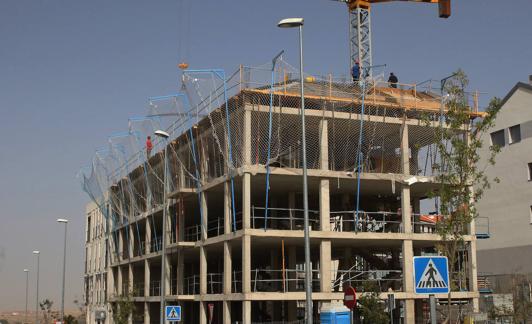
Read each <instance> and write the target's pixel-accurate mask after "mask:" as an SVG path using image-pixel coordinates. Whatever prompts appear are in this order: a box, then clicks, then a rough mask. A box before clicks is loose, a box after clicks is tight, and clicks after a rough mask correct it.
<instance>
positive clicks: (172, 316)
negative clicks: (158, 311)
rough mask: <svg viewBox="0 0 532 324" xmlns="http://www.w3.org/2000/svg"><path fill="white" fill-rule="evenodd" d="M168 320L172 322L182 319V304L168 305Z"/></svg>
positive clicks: (166, 312) (166, 310)
mask: <svg viewBox="0 0 532 324" xmlns="http://www.w3.org/2000/svg"><path fill="white" fill-rule="evenodd" d="M165 314H166V320H167V321H170V322H180V321H181V306H166V308H165Z"/></svg>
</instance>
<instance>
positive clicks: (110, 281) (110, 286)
mask: <svg viewBox="0 0 532 324" xmlns="http://www.w3.org/2000/svg"><path fill="white" fill-rule="evenodd" d="M114 287H115V276H114V273H113V268H112V267H109V268H108V270H107V300H109V299H110V298H111V296H113V295H115V294H116V291H114Z"/></svg>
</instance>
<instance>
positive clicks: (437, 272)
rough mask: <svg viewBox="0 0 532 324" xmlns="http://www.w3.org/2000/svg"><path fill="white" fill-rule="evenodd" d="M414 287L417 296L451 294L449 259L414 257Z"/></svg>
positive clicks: (441, 257)
mask: <svg viewBox="0 0 532 324" xmlns="http://www.w3.org/2000/svg"><path fill="white" fill-rule="evenodd" d="M414 285H415V286H414V292H415V293H416V294H447V293H449V266H448V261H447V257H443V256H426V257H414Z"/></svg>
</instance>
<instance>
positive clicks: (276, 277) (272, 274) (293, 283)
mask: <svg viewBox="0 0 532 324" xmlns="http://www.w3.org/2000/svg"><path fill="white" fill-rule="evenodd" d="M251 289H252V290H253V291H255V292H256V291H264V292H268V291H277V292H286V291H304V290H305V270H299V269H285V270H270V269H254V270H251ZM319 290H320V279H319V270H312V291H319Z"/></svg>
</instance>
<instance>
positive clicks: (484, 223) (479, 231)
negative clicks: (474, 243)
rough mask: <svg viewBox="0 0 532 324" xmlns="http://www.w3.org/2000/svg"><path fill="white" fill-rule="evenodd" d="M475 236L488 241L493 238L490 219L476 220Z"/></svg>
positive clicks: (478, 218)
mask: <svg viewBox="0 0 532 324" xmlns="http://www.w3.org/2000/svg"><path fill="white" fill-rule="evenodd" d="M475 234H476V236H477V238H479V239H487V238H490V237H491V233H490V219H489V218H488V217H477V218H475Z"/></svg>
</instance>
